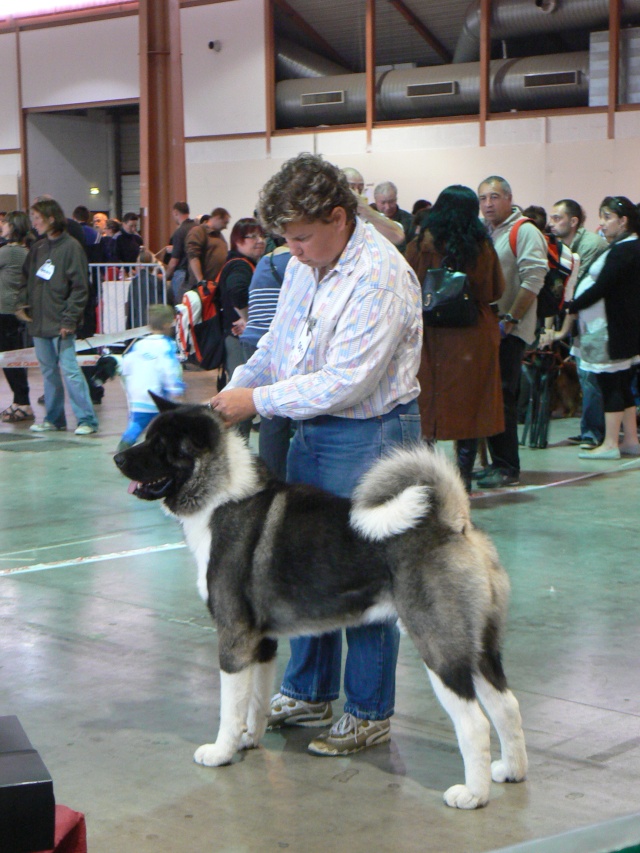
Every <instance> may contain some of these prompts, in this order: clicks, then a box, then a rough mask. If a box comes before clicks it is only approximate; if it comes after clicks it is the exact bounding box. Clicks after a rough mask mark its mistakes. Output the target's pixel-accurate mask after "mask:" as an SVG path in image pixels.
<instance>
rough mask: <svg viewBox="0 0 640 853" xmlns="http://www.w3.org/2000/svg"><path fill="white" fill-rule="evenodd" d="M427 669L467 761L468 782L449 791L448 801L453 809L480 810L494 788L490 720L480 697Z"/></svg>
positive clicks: (466, 779)
mask: <svg viewBox="0 0 640 853" xmlns="http://www.w3.org/2000/svg"><path fill="white" fill-rule="evenodd" d="M425 666H426V665H425ZM426 670H427V674H428V675H429V679H430V680H431V684H432V686H433V689H434V692H435V694H436V696H437V697H438V699H439V700H440V703H441V704H442V707H443V708H444V709H445V711H446V712H447V713H448V714H449V716H450V717H451V720H452V721H453V725H454V727H455V730H456V735H457V737H458V745H459V747H460V752H461V753H462V760H463V761H464V775H465V784H464V785H453V786H452V787H451V788H449V789H448V790H447V791H445V793H444V801H445V803H446V804H447V805H448V806H452V807H453V808H458V809H477V808H478V807H479V806H484V805H486V803H487V802H488V801H489V792H490V788H491V751H490V740H489V734H490V729H489V721H488V720H487V718H486V717H485V715H484V714H483V713H482V709H481V708H480V704H479V703H478V701H477V699H475V698H471V699H467V698H465V697H464V696H461V695H459V694H458V693H455V692H454V691H453V690H451V689H450V688H449V687H447V686H446V685H445V684H444V682H443V681H442V679H441V678H440V677H439V676H438V675H437V674H436V673H435V672H433V670H431V669H429V667H427V666H426Z"/></svg>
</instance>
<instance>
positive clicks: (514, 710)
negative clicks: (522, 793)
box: [473, 620, 527, 782]
mask: <svg viewBox="0 0 640 853" xmlns="http://www.w3.org/2000/svg"><path fill="white" fill-rule="evenodd" d="M499 634H500V632H499V631H498V630H497V628H496V625H495V624H494V623H493V622H492V621H491V620H489V621H488V623H487V625H486V627H485V630H484V634H483V638H482V653H481V655H480V659H479V661H478V670H479V672H476V673H474V676H473V686H474V688H475V691H476V694H477V696H478V699H479V700H480V702H481V703H482V704H483V706H484V709H485V711H486V712H487V714H488V715H489V719H490V720H491V722H492V723H493V725H494V726H495V729H496V731H497V733H498V737H499V738H500V750H501V756H500V761H494V762H493V764H492V765H491V776H492V778H493V781H494V782H521V781H522V780H523V779H524V778H525V777H526V775H527V750H526V747H525V742H524V732H523V731H522V717H521V716H520V707H519V705H518V700H517V699H516V697H515V696H514V695H513V693H512V692H511V691H510V690H509V688H508V687H507V678H506V676H505V674H504V669H503V668H502V657H501V654H500V638H499Z"/></svg>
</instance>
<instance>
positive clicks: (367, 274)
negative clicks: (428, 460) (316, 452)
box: [227, 219, 422, 420]
mask: <svg viewBox="0 0 640 853" xmlns="http://www.w3.org/2000/svg"><path fill="white" fill-rule="evenodd" d="M421 346H422V301H421V292H420V286H419V284H418V281H417V279H416V277H415V274H414V273H413V271H412V270H411V268H410V267H409V266H408V264H407V263H406V261H405V260H404V258H403V257H402V255H400V253H399V252H398V251H397V250H396V249H395V247H394V246H392V245H391V243H389V242H388V241H387V240H386V239H385V238H384V237H382V236H381V235H380V234H379V233H378V232H377V231H375V230H374V228H373V227H372V226H371V225H367V224H365V223H364V222H362V221H361V220H360V219H358V220H357V221H356V228H355V230H354V232H353V234H352V236H351V239H350V240H349V242H348V243H347V245H346V247H345V249H344V251H343V253H342V255H341V256H340V258H339V259H338V261H337V263H336V264H335V266H334V267H333V268H332V269H331V270H329V272H327V273H326V275H325V276H324V278H323V279H322V280H321V281H319V280H318V271H317V270H315V269H312V268H311V267H308V266H306V265H304V264H302V263H300V262H299V261H298V260H297V259H296V258H292V259H291V261H290V262H289V265H288V267H287V271H286V274H285V279H284V283H283V285H282V290H281V293H280V299H279V301H278V308H277V310H276V314H275V317H274V319H273V322H272V323H271V327H270V329H269V331H268V332H267V334H266V335H264V337H263V338H261V340H260V342H259V344H258V350H257V351H256V352H255V353H254V355H253V356H252V357H251V358H250V360H249V361H248V362H247V364H245V365H242V366H241V367H238V368H237V369H236V370H235V372H234V374H233V378H232V380H231V382H230V383H229V385H228V386H227V387H229V388H233V387H243V388H254V389H255V390H254V392H253V401H254V405H255V407H256V409H257V410H258V412H259V413H260V415H262V416H264V417H267V418H270V417H273V416H274V415H280V416H284V417H289V418H293V419H294V420H304V419H308V418H313V417H316V416H317V415H321V414H325V415H326V414H330V415H338V416H340V417H345V418H360V419H362V418H370V417H375V416H378V415H384V414H386V413H387V412H390V411H391V410H392V409H394V408H395V407H396V406H397V405H399V404H402V403H409V402H411V400H414V399H415V398H416V397H417V396H418V393H419V391H420V386H419V384H418V380H417V378H416V374H417V372H418V365H419V363H420V350H421Z"/></svg>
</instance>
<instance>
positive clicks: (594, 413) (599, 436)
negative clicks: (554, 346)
mask: <svg viewBox="0 0 640 853" xmlns="http://www.w3.org/2000/svg"><path fill="white" fill-rule="evenodd" d="M576 361H577V363H578V379H579V380H580V388H581V389H582V417H581V418H580V436H581V438H591V439H593V441H595V443H596V444H602V442H603V440H604V403H603V402H602V391H601V390H600V385H599V383H598V374H597V373H589V371H588V370H583V369H582V368H581V367H580V359H576Z"/></svg>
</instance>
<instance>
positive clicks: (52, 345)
mask: <svg viewBox="0 0 640 853" xmlns="http://www.w3.org/2000/svg"><path fill="white" fill-rule="evenodd" d="M75 340H76V339H75V335H68V336H67V337H66V338H61V337H58V338H34V339H33V345H34V347H35V350H36V358H37V359H38V362H39V364H40V370H41V371H42V378H43V380H44V405H45V408H46V412H47V413H46V415H45V417H46V420H48V421H49V423H50V424H53V425H54V426H57V427H62V428H64V427H66V425H67V419H66V416H65V413H64V388H65V386H66V389H67V393H68V395H69V401H70V403H71V408H72V410H73V414H74V415H75V416H76V418H77V419H78V426H80V425H82V424H88V425H89V426H91V427H94V428H95V429H97V428H98V419H97V417H96V413H95V412H94V410H93V404H92V403H91V396H90V394H89V386H88V385H87V382H86V379H85V378H84V374H83V373H82V370H80V365H79V364H78V359H77V358H76V347H75ZM63 380H64V386H63V384H62V383H63Z"/></svg>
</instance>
